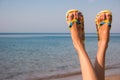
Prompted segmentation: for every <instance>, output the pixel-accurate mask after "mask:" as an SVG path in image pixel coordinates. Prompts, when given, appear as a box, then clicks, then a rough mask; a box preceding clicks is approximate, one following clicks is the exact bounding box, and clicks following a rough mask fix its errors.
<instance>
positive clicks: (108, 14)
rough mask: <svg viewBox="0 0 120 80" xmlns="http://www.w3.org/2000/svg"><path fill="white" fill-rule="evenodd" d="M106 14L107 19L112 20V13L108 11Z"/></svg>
mask: <svg viewBox="0 0 120 80" xmlns="http://www.w3.org/2000/svg"><path fill="white" fill-rule="evenodd" d="M105 15H106V19H107V20H108V21H110V22H112V16H111V14H110V13H106V14H105Z"/></svg>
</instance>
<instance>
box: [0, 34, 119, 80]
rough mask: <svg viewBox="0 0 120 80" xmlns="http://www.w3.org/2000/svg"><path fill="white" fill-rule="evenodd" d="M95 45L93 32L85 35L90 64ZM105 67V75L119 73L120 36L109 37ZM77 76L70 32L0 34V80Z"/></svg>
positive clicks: (94, 56)
mask: <svg viewBox="0 0 120 80" xmlns="http://www.w3.org/2000/svg"><path fill="white" fill-rule="evenodd" d="M97 43H98V39H97V35H96V33H86V40H85V48H86V51H87V53H88V55H89V57H90V59H91V61H92V64H93V65H94V62H95V58H96V53H97V48H98V46H97ZM105 66H106V69H105V75H112V74H120V33H111V34H110V42H109V46H108V49H107V52H106V65H105ZM76 75H78V76H79V75H80V76H81V69H80V63H79V59H78V56H77V53H76V51H75V49H74V46H73V43H72V40H71V36H70V33H0V80H68V79H66V78H69V77H74V76H76ZM69 80H70V79H69ZM73 80H78V79H76V78H74V79H73ZM79 80H82V79H79Z"/></svg>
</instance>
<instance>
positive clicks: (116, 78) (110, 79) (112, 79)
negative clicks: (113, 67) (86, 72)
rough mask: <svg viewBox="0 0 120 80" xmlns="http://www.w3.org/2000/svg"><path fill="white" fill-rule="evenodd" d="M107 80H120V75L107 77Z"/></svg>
mask: <svg viewBox="0 0 120 80" xmlns="http://www.w3.org/2000/svg"><path fill="white" fill-rule="evenodd" d="M105 80H120V74H116V75H110V76H106V78H105Z"/></svg>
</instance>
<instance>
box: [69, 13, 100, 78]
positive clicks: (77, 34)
mask: <svg viewBox="0 0 120 80" xmlns="http://www.w3.org/2000/svg"><path fill="white" fill-rule="evenodd" d="M77 16H78V15H76V14H74V13H70V14H69V16H68V20H72V19H74V18H75V19H79V20H80V16H79V17H77ZM70 32H71V37H72V40H73V45H74V47H75V49H76V51H77V52H78V57H79V60H80V64H81V70H82V76H83V80H98V79H97V76H96V73H95V70H94V68H93V66H92V63H91V61H90V59H89V57H88V55H87V52H86V50H85V47H84V42H83V40H82V38H83V36H82V28H81V26H80V25H77V24H76V23H74V24H73V26H72V27H71V29H70Z"/></svg>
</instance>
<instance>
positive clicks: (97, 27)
mask: <svg viewBox="0 0 120 80" xmlns="http://www.w3.org/2000/svg"><path fill="white" fill-rule="evenodd" d="M101 13H109V14H110V15H111V17H112V12H110V11H109V10H103V11H101V12H99V13H98V14H97V16H96V18H95V24H96V29H97V34H98V29H99V28H100V27H101V26H102V25H104V24H106V23H107V24H108V26H109V27H110V28H111V22H110V21H109V20H103V21H102V22H100V23H99V21H98V17H99V16H100V14H101ZM98 40H99V34H98Z"/></svg>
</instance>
